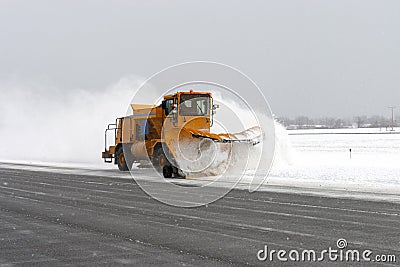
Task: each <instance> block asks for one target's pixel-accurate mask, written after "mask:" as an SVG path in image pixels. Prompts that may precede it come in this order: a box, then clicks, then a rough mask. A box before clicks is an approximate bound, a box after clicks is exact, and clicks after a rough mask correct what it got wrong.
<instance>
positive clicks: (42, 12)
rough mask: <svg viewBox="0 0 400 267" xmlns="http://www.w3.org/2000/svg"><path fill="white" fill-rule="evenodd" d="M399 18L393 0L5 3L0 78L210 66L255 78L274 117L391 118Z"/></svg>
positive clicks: (52, 78) (77, 78)
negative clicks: (192, 63) (206, 63)
mask: <svg viewBox="0 0 400 267" xmlns="http://www.w3.org/2000/svg"><path fill="white" fill-rule="evenodd" d="M399 14H400V1H396V0H393V1H388V0H385V1H382V0H377V1H365V0H361V1H351V0H343V1H338V0H334V1H333V0H332V1H311V0H310V1H298V0H296V1H140V2H139V1H127V0H126V1H111V0H110V1H61V0H60V1H40V0H36V1H17V0H1V1H0V81H6V80H9V79H18V80H21V81H24V80H26V81H35V82H46V83H51V84H54V85H55V86H57V87H58V88H62V89H64V90H75V89H77V88H81V89H85V90H97V89H99V88H105V87H106V86H108V85H110V84H111V83H113V82H116V81H118V80H119V79H120V78H121V77H124V76H126V75H137V76H140V77H148V76H149V75H151V74H153V73H155V72H157V71H159V70H161V69H163V68H165V67H167V66H170V65H174V64H177V63H181V62H186V61H192V60H210V61H217V62H221V63H225V64H228V65H231V66H233V67H236V68H238V69H240V70H242V71H243V72H245V73H246V74H247V75H249V76H250V77H251V78H253V80H254V81H255V82H256V83H257V84H258V85H259V86H260V87H261V88H262V90H263V92H264V93H265V95H266V97H267V98H268V100H269V102H270V104H271V107H272V110H273V112H274V113H275V114H277V115H278V116H297V115H309V116H353V115H361V114H366V115H373V114H378V115H379V114H382V115H387V114H388V113H389V111H388V109H387V106H389V105H397V106H399V107H400V16H399ZM0 90H1V91H6V90H7V88H0ZM3 93H4V92H2V94H3ZM5 93H6V92H5Z"/></svg>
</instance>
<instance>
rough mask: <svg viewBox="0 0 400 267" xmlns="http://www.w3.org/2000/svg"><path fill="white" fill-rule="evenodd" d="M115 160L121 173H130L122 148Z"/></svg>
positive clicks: (116, 154)
mask: <svg viewBox="0 0 400 267" xmlns="http://www.w3.org/2000/svg"><path fill="white" fill-rule="evenodd" d="M115 160H116V161H117V165H118V169H119V170H120V171H128V170H129V169H128V165H127V164H126V159H125V155H124V150H123V149H122V146H121V147H119V148H118V150H117V152H116V153H115Z"/></svg>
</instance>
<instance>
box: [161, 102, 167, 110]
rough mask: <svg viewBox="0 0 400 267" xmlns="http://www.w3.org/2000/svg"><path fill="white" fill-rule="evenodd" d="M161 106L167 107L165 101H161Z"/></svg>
mask: <svg viewBox="0 0 400 267" xmlns="http://www.w3.org/2000/svg"><path fill="white" fill-rule="evenodd" d="M161 108H162V109H166V108H167V104H166V103H165V101H163V102H161Z"/></svg>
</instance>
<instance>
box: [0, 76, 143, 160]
mask: <svg viewBox="0 0 400 267" xmlns="http://www.w3.org/2000/svg"><path fill="white" fill-rule="evenodd" d="M143 80H144V79H141V78H138V77H125V78H122V79H120V81H118V82H117V83H116V84H114V85H112V86H108V87H106V88H101V89H98V90H83V89H73V90H65V89H60V88H55V87H54V86H49V85H46V84H45V83H33V82H26V81H24V82H22V81H19V80H13V81H10V80H7V81H4V80H3V81H0V92H1V96H0V144H1V149H0V160H15V161H21V160H23V161H37V162H55V163H60V162H68V163H81V162H84V163H85V164H86V163H90V164H99V165H100V164H101V166H104V165H103V161H102V159H101V156H100V153H101V151H102V150H103V149H104V135H103V133H104V127H105V126H106V125H107V124H108V123H109V122H112V121H114V120H115V118H116V117H118V116H120V115H121V114H124V112H125V108H126V105H127V104H129V100H130V97H131V96H132V90H134V89H135V88H136V89H137V88H138V87H139V85H140V84H141V82H143Z"/></svg>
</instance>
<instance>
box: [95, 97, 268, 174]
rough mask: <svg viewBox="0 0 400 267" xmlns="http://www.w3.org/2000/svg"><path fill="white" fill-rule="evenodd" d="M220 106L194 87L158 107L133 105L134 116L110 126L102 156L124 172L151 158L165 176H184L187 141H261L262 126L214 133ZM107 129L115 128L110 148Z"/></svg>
mask: <svg viewBox="0 0 400 267" xmlns="http://www.w3.org/2000/svg"><path fill="white" fill-rule="evenodd" d="M218 107H219V106H218V105H215V104H213V99H212V95H211V93H209V92H193V91H192V90H190V91H189V92H177V93H175V94H173V95H165V96H164V100H163V101H162V103H161V104H160V105H158V106H155V105H141V104H131V108H132V111H133V114H132V115H130V116H126V117H121V118H118V119H117V120H116V122H115V123H114V124H109V125H108V127H107V129H106V131H105V151H104V152H103V153H102V158H103V159H104V161H105V162H112V160H113V159H114V163H115V164H117V165H118V168H119V169H120V170H121V171H127V170H129V168H130V167H131V166H132V164H133V163H134V162H143V161H146V160H147V161H148V160H150V161H151V163H152V164H153V166H154V167H155V168H156V169H157V170H158V171H159V172H161V173H162V174H163V176H164V177H165V178H170V177H172V176H175V177H185V174H184V172H183V171H182V170H181V169H180V165H179V157H180V151H181V150H184V149H182V147H183V146H185V144H193V143H196V142H198V141H200V142H201V141H202V140H209V141H211V142H214V143H238V142H240V143H247V144H250V145H257V144H258V143H260V142H262V137H263V134H262V130H261V128H260V127H252V128H250V129H248V130H245V131H243V132H239V133H234V134H231V133H224V134H216V133H211V132H210V128H211V126H212V124H213V117H214V114H215V112H216V109H217V108H218ZM108 131H113V133H114V142H115V143H114V144H113V145H111V146H109V147H107V135H108ZM196 140H197V141H196ZM190 147H191V146H190ZM199 147H200V146H198V147H197V148H198V149H200V148H199ZM186 148H187V147H186ZM128 167H129V168H128Z"/></svg>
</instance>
